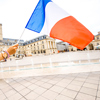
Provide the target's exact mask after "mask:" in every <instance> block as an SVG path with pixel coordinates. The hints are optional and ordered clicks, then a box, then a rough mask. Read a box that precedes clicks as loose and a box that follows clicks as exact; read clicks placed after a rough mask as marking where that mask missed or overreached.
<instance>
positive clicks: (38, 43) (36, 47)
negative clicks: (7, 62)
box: [0, 24, 57, 56]
mask: <svg viewBox="0 0 100 100" xmlns="http://www.w3.org/2000/svg"><path fill="white" fill-rule="evenodd" d="M17 41H18V39H9V38H3V36H2V24H0V51H3V50H4V49H5V50H6V49H7V48H9V46H11V45H14V44H16V43H17ZM52 53H57V48H56V44H55V39H53V38H50V37H48V36H47V35H43V36H40V37H37V38H34V39H32V40H29V41H26V42H24V41H23V40H20V42H19V46H18V49H17V51H16V54H15V56H16V55H19V54H26V55H32V54H52Z"/></svg>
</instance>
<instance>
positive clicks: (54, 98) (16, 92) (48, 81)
mask: <svg viewBox="0 0 100 100" xmlns="http://www.w3.org/2000/svg"><path fill="white" fill-rule="evenodd" d="M0 100H100V71H96V72H86V73H72V74H58V75H45V76H31V77H20V78H11V79H5V80H0Z"/></svg>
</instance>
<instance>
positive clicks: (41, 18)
mask: <svg viewBox="0 0 100 100" xmlns="http://www.w3.org/2000/svg"><path fill="white" fill-rule="evenodd" d="M48 2H52V1H51V0H39V2H38V4H37V6H36V8H35V10H34V11H33V13H32V15H31V17H30V19H29V21H28V23H27V24H26V26H25V28H27V29H29V30H32V31H35V32H37V33H40V32H41V30H42V28H43V25H44V22H45V7H46V5H47V3H48Z"/></svg>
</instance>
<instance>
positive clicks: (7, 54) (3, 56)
mask: <svg viewBox="0 0 100 100" xmlns="http://www.w3.org/2000/svg"><path fill="white" fill-rule="evenodd" d="M17 49H18V44H15V45H13V46H10V47H9V48H8V49H7V50H4V51H3V52H2V53H0V61H1V60H4V61H6V59H7V58H9V57H10V55H13V54H15V53H16V50H17Z"/></svg>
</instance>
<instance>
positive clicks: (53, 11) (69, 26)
mask: <svg viewBox="0 0 100 100" xmlns="http://www.w3.org/2000/svg"><path fill="white" fill-rule="evenodd" d="M25 28H27V29H29V30H32V31H35V32H37V33H44V34H48V35H49V36H50V37H52V38H55V39H60V40H62V41H64V42H68V43H69V44H71V45H73V46H75V47H77V48H79V49H84V48H85V47H86V46H87V45H88V44H89V43H90V42H91V41H92V40H93V39H94V35H93V34H92V33H91V32H90V31H89V30H88V29H87V28H86V27H85V26H83V25H82V24H81V23H80V22H79V21H77V20H76V19H75V18H74V17H73V16H71V15H70V14H69V13H67V12H66V11H64V10H63V9H61V8H60V7H58V6H57V5H56V4H55V3H54V2H53V1H51V0H39V2H38V4H37V6H36V8H35V10H34V11H33V13H32V15H31V17H30V19H29V21H28V23H27V25H26V27H25Z"/></svg>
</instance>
